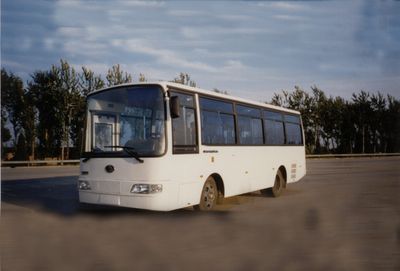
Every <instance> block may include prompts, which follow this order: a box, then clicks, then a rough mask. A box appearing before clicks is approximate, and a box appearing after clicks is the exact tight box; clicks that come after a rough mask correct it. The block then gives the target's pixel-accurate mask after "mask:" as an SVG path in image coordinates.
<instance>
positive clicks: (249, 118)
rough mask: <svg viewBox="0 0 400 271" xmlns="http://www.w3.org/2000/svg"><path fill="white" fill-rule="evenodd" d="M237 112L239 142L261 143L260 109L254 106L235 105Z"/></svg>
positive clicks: (246, 143)
mask: <svg viewBox="0 0 400 271" xmlns="http://www.w3.org/2000/svg"><path fill="white" fill-rule="evenodd" d="M236 113H237V114H238V128H239V142H240V144H242V145H261V144H263V141H264V139H263V129H262V121H261V110H260V109H258V108H254V107H249V106H244V105H239V104H238V105H236Z"/></svg>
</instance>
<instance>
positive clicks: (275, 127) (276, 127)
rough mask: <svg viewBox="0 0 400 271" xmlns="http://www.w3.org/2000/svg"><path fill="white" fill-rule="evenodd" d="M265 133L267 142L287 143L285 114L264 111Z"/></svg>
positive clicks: (270, 143)
mask: <svg viewBox="0 0 400 271" xmlns="http://www.w3.org/2000/svg"><path fill="white" fill-rule="evenodd" d="M263 115H264V134H265V144H267V145H283V144H285V130H284V125H283V116H282V114H281V113H278V112H273V111H264V112H263Z"/></svg>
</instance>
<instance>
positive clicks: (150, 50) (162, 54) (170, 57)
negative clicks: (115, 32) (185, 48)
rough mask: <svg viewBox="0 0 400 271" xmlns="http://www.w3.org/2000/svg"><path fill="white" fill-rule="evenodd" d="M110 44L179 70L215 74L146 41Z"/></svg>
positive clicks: (198, 64)
mask: <svg viewBox="0 0 400 271" xmlns="http://www.w3.org/2000/svg"><path fill="white" fill-rule="evenodd" d="M111 44H112V45H113V46H115V47H117V48H121V49H124V50H127V51H130V52H133V53H141V54H146V55H149V56H152V57H154V58H155V59H156V60H157V61H158V62H160V63H162V64H164V65H167V66H178V67H180V68H181V69H184V68H190V69H195V70H200V71H207V72H215V71H217V69H216V68H214V67H212V66H210V65H208V64H206V63H203V62H200V61H192V60H188V59H186V58H185V57H183V56H182V55H181V54H179V53H177V52H174V51H171V50H167V49H162V48H157V47H155V46H153V45H152V44H150V43H149V42H147V41H144V40H140V39H127V40H120V39H116V40H113V41H112V42H111Z"/></svg>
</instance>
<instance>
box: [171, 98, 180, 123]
mask: <svg viewBox="0 0 400 271" xmlns="http://www.w3.org/2000/svg"><path fill="white" fill-rule="evenodd" d="M169 107H170V111H171V118H173V119H175V118H179V116H180V109H181V105H180V103H179V97H178V96H172V97H171V98H170V100H169Z"/></svg>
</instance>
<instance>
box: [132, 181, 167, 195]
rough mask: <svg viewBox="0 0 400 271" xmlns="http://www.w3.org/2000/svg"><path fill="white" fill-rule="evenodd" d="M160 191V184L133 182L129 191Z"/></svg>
mask: <svg viewBox="0 0 400 271" xmlns="http://www.w3.org/2000/svg"><path fill="white" fill-rule="evenodd" d="M160 192H162V184H142V183H139V184H134V185H132V188H131V193H135V194H153V193H160Z"/></svg>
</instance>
